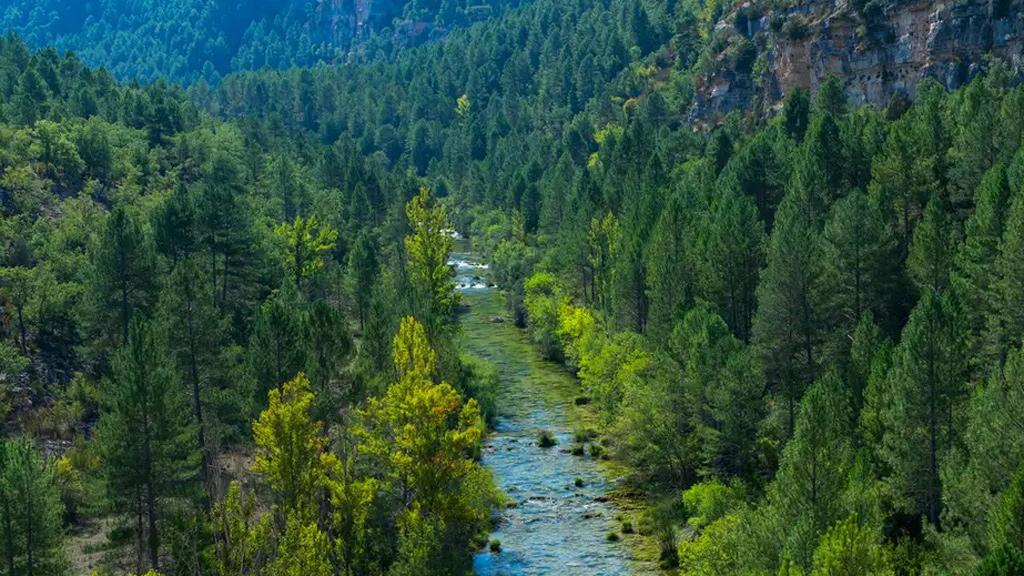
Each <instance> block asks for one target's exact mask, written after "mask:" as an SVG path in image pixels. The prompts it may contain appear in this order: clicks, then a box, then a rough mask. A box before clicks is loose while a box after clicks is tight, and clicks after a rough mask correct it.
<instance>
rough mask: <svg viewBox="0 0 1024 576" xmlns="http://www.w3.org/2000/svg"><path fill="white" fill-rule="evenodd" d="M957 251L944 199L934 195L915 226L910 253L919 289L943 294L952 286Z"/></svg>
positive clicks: (909, 261) (910, 271)
mask: <svg viewBox="0 0 1024 576" xmlns="http://www.w3.org/2000/svg"><path fill="white" fill-rule="evenodd" d="M955 250H956V246H955V243H954V239H953V231H952V225H951V224H950V222H949V219H948V218H947V216H946V213H945V212H944V211H943V209H942V205H941V201H940V200H939V199H938V198H937V197H933V198H932V199H931V201H930V202H928V206H927V207H926V208H925V211H924V217H923V218H922V219H921V223H920V224H918V225H917V228H915V229H914V238H913V240H912V241H911V243H910V254H909V255H908V256H907V272H908V274H909V276H910V278H911V279H912V280H913V281H914V283H915V284H916V285H917V288H918V290H919V291H921V292H924V291H927V290H931V291H932V292H935V293H942V292H943V291H944V290H946V288H948V287H949V282H950V273H951V272H952V270H953V258H954V255H955V253H956V252H955Z"/></svg>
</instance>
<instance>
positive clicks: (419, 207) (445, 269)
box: [405, 188, 458, 334]
mask: <svg viewBox="0 0 1024 576" xmlns="http://www.w3.org/2000/svg"><path fill="white" fill-rule="evenodd" d="M405 213H406V217H407V218H408V220H409V227H410V234H409V235H408V236H406V238H405V251H406V255H407V257H408V262H407V264H406V266H407V269H408V273H409V282H410V284H411V287H412V289H413V293H414V294H415V302H416V308H417V311H418V313H419V315H420V317H422V318H424V321H425V322H426V325H427V326H428V327H429V328H430V330H431V333H432V334H437V333H438V331H439V330H440V329H441V326H442V325H443V324H444V323H445V322H447V321H448V320H449V319H451V316H452V314H453V313H454V312H455V305H456V304H457V303H458V293H457V292H455V282H454V280H453V278H452V274H453V273H452V269H451V267H450V266H449V265H448V255H449V254H450V253H451V251H452V239H451V236H449V233H448V231H449V229H450V227H451V225H450V223H449V221H448V216H447V214H446V213H445V210H444V208H443V207H442V206H440V205H432V203H431V198H430V191H429V190H427V188H421V189H420V192H419V194H418V195H417V196H415V197H413V199H412V200H410V201H409V204H408V205H407V206H406V210H405Z"/></svg>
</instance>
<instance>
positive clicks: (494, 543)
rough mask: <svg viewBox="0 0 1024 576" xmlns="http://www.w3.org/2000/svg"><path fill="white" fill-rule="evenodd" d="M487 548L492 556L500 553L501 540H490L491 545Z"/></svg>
mask: <svg viewBox="0 0 1024 576" xmlns="http://www.w3.org/2000/svg"><path fill="white" fill-rule="evenodd" d="M487 548H488V549H489V550H490V551H491V552H492V553H494V554H497V553H499V552H501V540H491V543H490V544H488V545H487Z"/></svg>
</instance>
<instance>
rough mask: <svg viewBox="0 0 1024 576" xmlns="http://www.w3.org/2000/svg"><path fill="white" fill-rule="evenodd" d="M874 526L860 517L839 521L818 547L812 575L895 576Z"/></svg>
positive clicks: (815, 552)
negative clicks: (868, 524)
mask: <svg viewBox="0 0 1024 576" xmlns="http://www.w3.org/2000/svg"><path fill="white" fill-rule="evenodd" d="M879 540H880V535H879V534H878V533H877V531H876V530H874V529H872V528H871V527H870V526H865V525H861V524H860V523H858V522H857V519H856V517H850V518H848V519H846V520H842V521H840V522H837V523H836V524H835V525H834V526H832V527H831V528H830V529H829V530H828V532H827V533H825V535H824V536H823V537H822V538H821V542H820V543H819V544H818V548H817V549H816V550H815V551H814V569H813V570H811V576H892V575H893V574H895V572H894V571H893V569H892V566H891V565H890V563H889V559H888V553H887V551H886V548H885V546H883V545H882V544H880V543H879Z"/></svg>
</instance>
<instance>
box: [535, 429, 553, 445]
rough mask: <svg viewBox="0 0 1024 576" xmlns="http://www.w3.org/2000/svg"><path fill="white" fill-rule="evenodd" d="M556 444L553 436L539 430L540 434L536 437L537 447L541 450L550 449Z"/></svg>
mask: <svg viewBox="0 0 1024 576" xmlns="http://www.w3.org/2000/svg"><path fill="white" fill-rule="evenodd" d="M557 444H558V439H556V438H555V435H554V434H552V433H551V432H549V431H547V430H541V431H540V434H538V435H537V446H540V447H541V448H551V447H552V446H555V445H557Z"/></svg>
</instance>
